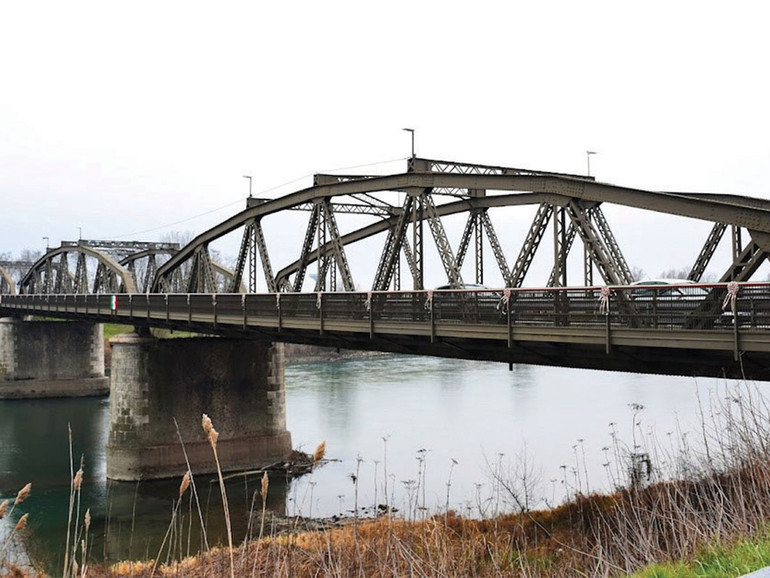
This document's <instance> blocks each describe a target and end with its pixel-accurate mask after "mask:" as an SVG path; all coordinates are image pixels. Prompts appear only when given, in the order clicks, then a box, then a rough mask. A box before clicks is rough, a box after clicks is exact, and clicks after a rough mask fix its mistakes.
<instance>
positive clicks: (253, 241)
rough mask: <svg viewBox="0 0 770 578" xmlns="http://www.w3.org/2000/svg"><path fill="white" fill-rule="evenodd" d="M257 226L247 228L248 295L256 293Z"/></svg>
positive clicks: (256, 224) (255, 224)
mask: <svg viewBox="0 0 770 578" xmlns="http://www.w3.org/2000/svg"><path fill="white" fill-rule="evenodd" d="M257 226H258V223H256V222H255V223H254V224H253V225H252V226H251V227H249V293H256V292H257ZM268 283H269V281H268Z"/></svg>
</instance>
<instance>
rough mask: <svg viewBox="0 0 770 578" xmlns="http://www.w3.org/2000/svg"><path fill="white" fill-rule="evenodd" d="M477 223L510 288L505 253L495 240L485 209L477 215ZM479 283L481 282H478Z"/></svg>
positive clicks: (493, 229)
mask: <svg viewBox="0 0 770 578" xmlns="http://www.w3.org/2000/svg"><path fill="white" fill-rule="evenodd" d="M479 221H480V222H481V224H482V225H483V227H484V231H486V233H487V239H489V245H490V246H491V247H492V253H493V254H494V256H495V261H497V267H498V268H499V269H500V274H501V275H502V276H503V280H504V281H505V284H506V287H510V279H511V272H510V270H509V269H508V261H507V260H506V259H505V253H503V247H502V245H501V244H500V240H499V239H498V238H497V233H496V232H495V228H494V227H493V226H492V220H491V219H490V218H489V214H488V213H487V210H486V209H483V210H482V211H481V212H480V213H479ZM479 283H481V281H479Z"/></svg>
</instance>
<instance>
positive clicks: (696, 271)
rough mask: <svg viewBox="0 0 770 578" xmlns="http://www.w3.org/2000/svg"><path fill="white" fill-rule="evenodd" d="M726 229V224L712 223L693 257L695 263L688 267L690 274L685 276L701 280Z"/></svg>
mask: <svg viewBox="0 0 770 578" xmlns="http://www.w3.org/2000/svg"><path fill="white" fill-rule="evenodd" d="M726 230H727V225H726V224H724V223H714V226H713V227H712V228H711V232H709V236H708V238H707V239H706V242H705V243H704V245H703V248H701V250H700V253H699V254H698V258H697V259H695V263H694V264H693V266H692V269H690V274H689V275H687V278H688V279H689V280H690V281H700V280H701V277H703V273H704V272H705V271H706V267H708V264H709V262H710V261H711V258H712V257H713V256H714V252H715V251H716V248H717V245H719V242H720V241H721V240H722V236H723V235H724V234H725V231H726Z"/></svg>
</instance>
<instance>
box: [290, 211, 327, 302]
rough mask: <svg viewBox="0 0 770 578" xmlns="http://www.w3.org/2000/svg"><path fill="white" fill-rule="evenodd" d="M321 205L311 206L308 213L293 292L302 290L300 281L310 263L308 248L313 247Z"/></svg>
mask: <svg viewBox="0 0 770 578" xmlns="http://www.w3.org/2000/svg"><path fill="white" fill-rule="evenodd" d="M320 207H321V205H320V204H316V205H315V207H313V211H312V212H311V213H310V218H309V219H308V222H307V229H306V230H305V240H304V242H303V243H302V250H301V251H300V257H299V262H300V267H299V269H298V270H297V275H296V276H295V277H294V287H293V290H294V292H295V293H299V292H300V291H302V283H304V282H305V273H306V272H307V266H308V264H309V263H310V250H311V248H312V247H313V238H314V237H315V235H316V227H317V226H318V216H319V215H318V214H319V212H320V211H321V209H320Z"/></svg>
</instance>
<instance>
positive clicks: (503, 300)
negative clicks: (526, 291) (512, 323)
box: [497, 288, 511, 311]
mask: <svg viewBox="0 0 770 578" xmlns="http://www.w3.org/2000/svg"><path fill="white" fill-rule="evenodd" d="M510 302H511V290H510V289H509V288H506V289H503V296H502V297H500V303H499V304H498V306H497V308H498V309H500V310H501V311H503V310H505V308H506V307H508V303H510Z"/></svg>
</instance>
